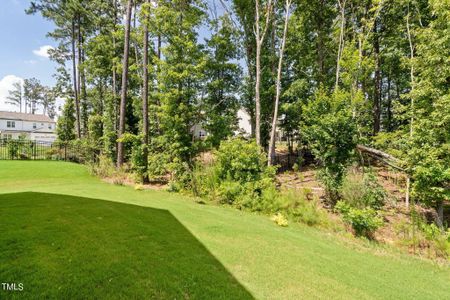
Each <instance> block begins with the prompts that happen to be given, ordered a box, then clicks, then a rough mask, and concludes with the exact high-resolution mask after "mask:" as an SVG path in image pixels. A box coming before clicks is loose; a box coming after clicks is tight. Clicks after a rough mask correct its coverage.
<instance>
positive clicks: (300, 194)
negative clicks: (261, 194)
mask: <svg viewBox="0 0 450 300" xmlns="http://www.w3.org/2000/svg"><path fill="white" fill-rule="evenodd" d="M308 193H309V192H308V191H307V190H304V189H303V190H300V191H284V192H282V193H280V195H279V198H278V202H279V203H280V209H281V210H283V211H286V213H287V214H288V215H289V216H291V217H292V218H293V219H294V220H295V221H297V222H301V223H304V224H306V225H308V226H315V225H326V224H327V223H328V218H327V215H326V212H325V211H324V210H323V209H322V208H321V207H320V205H319V201H318V199H317V198H313V200H308Z"/></svg>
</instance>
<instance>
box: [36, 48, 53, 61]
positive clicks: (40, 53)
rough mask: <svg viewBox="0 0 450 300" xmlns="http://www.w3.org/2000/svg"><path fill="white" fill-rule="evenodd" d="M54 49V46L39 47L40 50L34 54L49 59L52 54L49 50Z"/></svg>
mask: <svg viewBox="0 0 450 300" xmlns="http://www.w3.org/2000/svg"><path fill="white" fill-rule="evenodd" d="M52 49H53V47H52V46H50V45H45V46H41V47H39V49H37V50H33V53H34V55H37V56H40V57H45V58H48V57H49V56H50V54H48V50H52Z"/></svg>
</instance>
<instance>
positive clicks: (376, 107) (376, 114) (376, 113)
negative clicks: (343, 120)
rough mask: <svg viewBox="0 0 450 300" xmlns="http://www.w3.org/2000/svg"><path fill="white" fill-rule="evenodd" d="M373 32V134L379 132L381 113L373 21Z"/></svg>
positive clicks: (378, 65) (377, 54)
mask: <svg viewBox="0 0 450 300" xmlns="http://www.w3.org/2000/svg"><path fill="white" fill-rule="evenodd" d="M373 31H374V35H375V36H374V45H373V48H374V56H375V78H374V93H373V107H372V110H373V134H374V135H376V134H377V133H378V132H380V119H381V118H380V113H381V103H380V98H381V66H380V64H381V62H380V37H379V34H378V33H379V31H378V21H377V20H375V25H374V28H373Z"/></svg>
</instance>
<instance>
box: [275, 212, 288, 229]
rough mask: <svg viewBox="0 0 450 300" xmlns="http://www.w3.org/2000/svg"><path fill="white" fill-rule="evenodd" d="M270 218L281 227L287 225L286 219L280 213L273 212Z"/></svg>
mask: <svg viewBox="0 0 450 300" xmlns="http://www.w3.org/2000/svg"><path fill="white" fill-rule="evenodd" d="M271 220H272V221H274V222H275V223H276V224H277V225H279V226H281V227H286V226H288V225H289V221H288V219H287V218H286V217H285V216H284V215H283V214H282V213H277V214H275V215H274V216H272V218H271Z"/></svg>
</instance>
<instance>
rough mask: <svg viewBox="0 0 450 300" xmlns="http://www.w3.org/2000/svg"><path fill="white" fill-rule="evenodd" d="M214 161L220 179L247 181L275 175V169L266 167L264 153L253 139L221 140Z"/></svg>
mask: <svg viewBox="0 0 450 300" xmlns="http://www.w3.org/2000/svg"><path fill="white" fill-rule="evenodd" d="M216 161H217V165H216V167H217V176H218V177H219V179H220V180H233V181H237V182H241V183H247V182H256V181H258V180H260V179H262V178H265V177H269V178H273V177H274V175H275V169H274V168H273V167H267V158H266V155H265V154H264V152H263V151H262V150H261V149H260V148H259V146H258V145H256V143H255V142H254V141H252V142H247V141H245V140H243V139H229V140H226V141H223V142H222V143H221V144H220V148H219V149H218V150H217V152H216Z"/></svg>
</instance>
